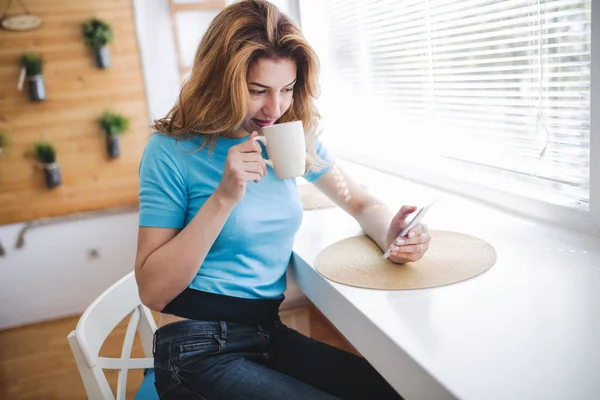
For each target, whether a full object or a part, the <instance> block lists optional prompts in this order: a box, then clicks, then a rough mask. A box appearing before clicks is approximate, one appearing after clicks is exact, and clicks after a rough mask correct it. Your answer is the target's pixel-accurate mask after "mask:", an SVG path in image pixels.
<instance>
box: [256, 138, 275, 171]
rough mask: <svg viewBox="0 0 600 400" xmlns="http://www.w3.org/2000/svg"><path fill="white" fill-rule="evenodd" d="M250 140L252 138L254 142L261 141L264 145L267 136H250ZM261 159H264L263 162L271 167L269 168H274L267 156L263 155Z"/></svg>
mask: <svg viewBox="0 0 600 400" xmlns="http://www.w3.org/2000/svg"><path fill="white" fill-rule="evenodd" d="M252 140H254V141H255V142H262V144H264V145H265V146H266V145H267V138H266V137H264V136H256V137H253V138H252ZM263 160H265V163H266V164H267V165H268V166H269V167H271V168H275V167H274V166H273V161H271V160H270V159H268V158H264V157H263Z"/></svg>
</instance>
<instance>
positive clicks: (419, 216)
mask: <svg viewBox="0 0 600 400" xmlns="http://www.w3.org/2000/svg"><path fill="white" fill-rule="evenodd" d="M436 201H437V199H435V200H433V201H432V202H431V203H429V204H426V205H424V206H423V207H421V208H420V209H418V210H417V213H416V214H415V216H414V217H413V219H411V220H410V222H409V223H408V224H406V226H405V227H404V229H402V232H400V234H399V235H398V236H397V237H396V239H394V242H395V241H396V240H397V239H399V238H401V237H404V236H406V234H407V233H408V231H410V230H411V229H412V228H414V227H415V225H417V224H418V223H419V222H421V220H422V219H423V217H424V216H425V214H427V211H429V209H430V208H431V207H432V206H433V205H434V204H435V202H436ZM394 242H392V244H393V243H394ZM391 251H392V245H390V247H388V249H387V250H386V251H385V253H383V258H388V257H389V256H390V253H391Z"/></svg>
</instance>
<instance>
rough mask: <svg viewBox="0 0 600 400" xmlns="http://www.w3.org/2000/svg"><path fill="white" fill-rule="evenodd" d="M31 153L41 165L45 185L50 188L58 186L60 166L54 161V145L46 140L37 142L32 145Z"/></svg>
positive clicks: (59, 182)
mask: <svg viewBox="0 0 600 400" xmlns="http://www.w3.org/2000/svg"><path fill="white" fill-rule="evenodd" d="M33 153H34V154H35V156H36V158H37V159H38V161H39V162H40V164H41V165H42V166H43V169H44V176H45V178H46V187H48V188H49V189H52V188H55V187H58V186H60V184H61V177H60V167H59V166H58V164H57V163H56V151H55V150H54V146H53V145H52V144H51V143H48V142H37V143H36V144H35V145H34V146H33Z"/></svg>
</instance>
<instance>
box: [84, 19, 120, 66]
mask: <svg viewBox="0 0 600 400" xmlns="http://www.w3.org/2000/svg"><path fill="white" fill-rule="evenodd" d="M112 39H113V34H112V29H111V27H110V25H109V24H108V23H106V22H105V21H103V20H101V19H99V18H92V19H89V20H87V21H85V22H84V23H83V41H84V43H85V44H86V46H88V47H90V48H91V49H92V53H93V54H94V61H95V63H96V67H97V68H100V69H105V68H109V67H110V51H109V49H108V46H107V45H108V44H109V43H110V42H112Z"/></svg>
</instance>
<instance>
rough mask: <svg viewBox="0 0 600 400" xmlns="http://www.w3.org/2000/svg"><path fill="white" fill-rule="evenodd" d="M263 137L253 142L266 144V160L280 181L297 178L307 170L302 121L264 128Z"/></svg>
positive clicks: (256, 138)
mask: <svg viewBox="0 0 600 400" xmlns="http://www.w3.org/2000/svg"><path fill="white" fill-rule="evenodd" d="M262 133H263V136H257V137H255V138H253V140H256V141H259V142H262V143H264V145H265V146H266V148H267V155H268V156H269V159H265V162H266V163H267V165H269V166H270V167H271V168H273V170H274V171H275V175H276V176H277V177H278V178H279V179H287V178H296V177H298V176H302V175H304V172H305V169H306V140H305V138H304V128H303V127H302V121H292V122H284V123H281V124H275V125H270V126H264V127H263V128H262Z"/></svg>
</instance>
